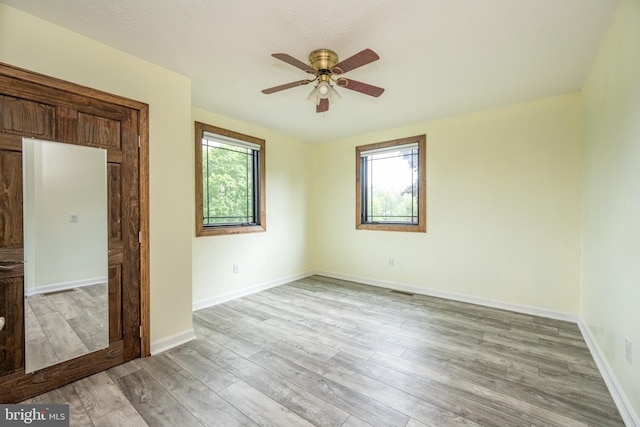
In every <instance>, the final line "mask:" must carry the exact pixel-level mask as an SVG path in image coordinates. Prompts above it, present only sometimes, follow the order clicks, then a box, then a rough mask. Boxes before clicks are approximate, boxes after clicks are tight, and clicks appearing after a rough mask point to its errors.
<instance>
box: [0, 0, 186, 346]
mask: <svg viewBox="0 0 640 427" xmlns="http://www.w3.org/2000/svg"><path fill="white" fill-rule="evenodd" d="M0 61H1V62H4V63H8V64H12V65H15V66H18V67H22V68H26V69H29V70H32V71H36V72H39V73H43V74H47V75H50V76H53V77H58V78H61V79H64V80H68V81H71V82H74V83H78V84H81V85H85V86H89V87H92V88H96V89H100V90H104V91H106V92H110V93H114V94H117V95H121V96H124V97H127V98H131V99H134V100H137V101H141V102H145V103H147V104H149V105H150V108H149V114H150V117H149V120H150V123H149V132H150V135H149V144H150V153H149V156H150V204H151V218H150V227H151V236H150V237H151V341H152V342H154V341H157V340H159V339H162V338H165V337H169V336H171V335H174V334H178V333H181V332H184V331H185V330H188V329H190V328H191V232H192V230H193V215H192V212H193V208H192V205H193V182H192V181H193V173H192V170H193V166H192V156H191V151H190V150H191V138H190V135H191V82H190V80H189V79H188V78H187V77H185V76H182V75H179V74H176V73H173V72H170V71H168V70H166V69H163V68H160V67H158V66H155V65H153V64H150V63H148V62H145V61H142V60H140V59H137V58H135V57H133V56H130V55H126V54H124V53H122V52H119V51H116V50H114V49H112V48H110V47H108V46H106V45H103V44H100V43H97V42H95V41H92V40H89V39H87V38H85V37H82V36H80V35H78V34H76V33H72V32H70V31H67V30H65V29H63V28H61V27H58V26H55V25H52V24H50V23H48V22H46V21H43V20H40V19H38V18H34V17H32V16H30V15H26V14H24V13H22V12H19V11H17V10H15V9H12V8H9V7H6V6H3V5H0ZM168 313H170V315H167V314H168Z"/></svg>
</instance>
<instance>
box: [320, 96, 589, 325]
mask: <svg viewBox="0 0 640 427" xmlns="http://www.w3.org/2000/svg"><path fill="white" fill-rule="evenodd" d="M580 108H581V104H580V97H579V95H569V96H563V97H558V98H552V99H546V100H541V101H538V102H533V103H528V104H524V105H516V106H512V107H507V108H501V109H497V110H491V111H485V112H480V113H477V114H472V115H466V116H462V117H454V118H450V119H445V120H440V121H436V122H432V123H424V124H419V125H415V126H410V127H405V128H401V129H393V130H388V131H385V132H378V133H374V134H370V135H364V136H359V137H354V138H347V139H343V140H339V141H334V142H330V143H327V144H323V145H321V146H318V147H317V149H316V154H315V175H316V177H317V178H316V179H315V180H314V183H315V184H314V187H313V192H314V194H315V202H314V203H315V209H317V211H318V222H317V224H316V233H317V236H318V239H317V248H316V250H317V254H318V255H317V264H318V268H319V269H320V270H322V271H327V272H330V273H332V274H339V275H343V276H349V277H353V278H369V279H371V278H373V279H375V280H376V281H383V282H384V281H386V282H390V283H396V284H401V285H409V286H415V287H418V288H423V289H431V290H438V291H444V292H448V293H454V294H462V295H465V296H471V297H475V298H479V299H484V300H490V301H498V302H504V303H509V304H518V305H522V306H528V307H539V308H545V309H549V310H557V311H561V312H569V313H574V314H577V312H578V301H579V266H580V250H579V242H580V237H579V233H580V224H579V218H580V213H579V209H580V191H579V182H580V149H581V133H580V124H581V122H580V111H581V110H580ZM425 133H426V135H427V233H426V234H422V233H395V232H381V231H366V230H356V229H355V147H356V146H357V145H362V144H369V143H373V142H381V141H387V140H391V139H395V138H400V137H408V136H413V135H419V134H425ZM388 258H394V266H393V267H389V266H388V265H387V260H388Z"/></svg>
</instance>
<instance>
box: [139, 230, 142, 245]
mask: <svg viewBox="0 0 640 427" xmlns="http://www.w3.org/2000/svg"><path fill="white" fill-rule="evenodd" d="M138 243H142V231H138Z"/></svg>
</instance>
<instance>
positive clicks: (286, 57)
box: [271, 53, 316, 74]
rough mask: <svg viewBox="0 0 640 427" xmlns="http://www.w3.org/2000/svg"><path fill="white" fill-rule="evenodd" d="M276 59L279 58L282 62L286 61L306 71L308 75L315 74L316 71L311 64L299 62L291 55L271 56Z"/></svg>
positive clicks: (276, 54)
mask: <svg viewBox="0 0 640 427" xmlns="http://www.w3.org/2000/svg"><path fill="white" fill-rule="evenodd" d="M271 56H273V57H274V58H278V59H279V60H280V61H284V62H286V63H287V64H289V65H293V66H294V67H296V68H300V69H301V70H302V71H306V72H307V73H311V74H315V72H316V70H314V69H313V67H312V66H311V65H309V64H305V63H304V62H302V61H299V60H297V59H296V58H294V57H293V56H291V55H288V54H286V53H273V54H271Z"/></svg>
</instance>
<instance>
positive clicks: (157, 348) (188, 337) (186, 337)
mask: <svg viewBox="0 0 640 427" xmlns="http://www.w3.org/2000/svg"><path fill="white" fill-rule="evenodd" d="M195 339H196V333H195V331H194V330H193V328H191V329H187V330H186V331H183V332H180V333H178V334H175V335H171V336H169V337H166V338H162V339H161V340H158V341H155V342H152V343H151V355H152V356H154V355H156V354H158V353H162V352H163V351H167V350H169V349H171V348H173V347H177V346H179V345H181V344H185V343H188V342H189V341H193V340H195Z"/></svg>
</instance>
